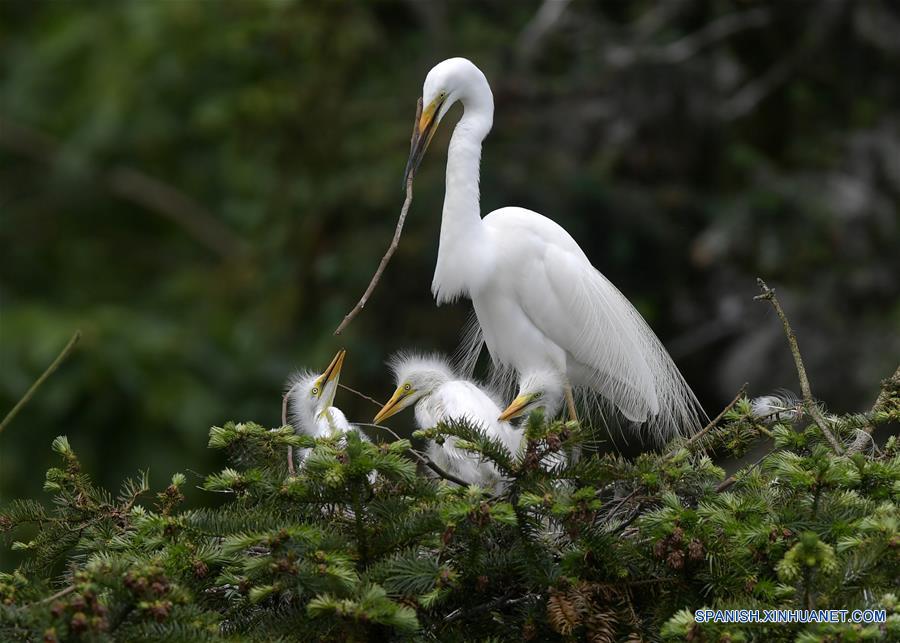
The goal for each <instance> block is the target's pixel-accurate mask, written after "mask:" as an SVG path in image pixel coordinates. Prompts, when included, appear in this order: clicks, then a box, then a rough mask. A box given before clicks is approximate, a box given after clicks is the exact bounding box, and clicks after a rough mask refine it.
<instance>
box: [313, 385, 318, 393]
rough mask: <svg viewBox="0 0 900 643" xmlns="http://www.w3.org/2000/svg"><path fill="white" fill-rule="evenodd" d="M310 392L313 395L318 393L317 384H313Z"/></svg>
mask: <svg viewBox="0 0 900 643" xmlns="http://www.w3.org/2000/svg"><path fill="white" fill-rule="evenodd" d="M312 394H313V395H318V394H319V387H318V386H313V390H312Z"/></svg>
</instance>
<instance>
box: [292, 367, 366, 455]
mask: <svg viewBox="0 0 900 643" xmlns="http://www.w3.org/2000/svg"><path fill="white" fill-rule="evenodd" d="M346 355H347V351H344V350H341V351H338V353H337V355H335V356H334V359H332V360H331V363H330V364H329V365H328V368H326V369H325V371H324V372H322V373H313V372H312V371H309V370H305V371H300V372H298V373H295V374H294V375H292V376H291V377H290V379H289V380H288V392H287V393H286V394H285V396H286V398H287V400H286V402H287V405H288V410H289V417H290V424H291V426H293V427H294V431H295V432H296V433H303V434H305V435H308V436H311V437H314V438H324V437H337V436H339V435H343V434H344V433H346V432H347V431H350V430H351V429H352V428H353V426H352V425H351V424H350V422H348V421H347V417H346V416H345V415H344V412H343V411H341V410H340V409H339V408H337V407H336V406H334V396H335V394H336V393H337V389H338V382H339V381H340V377H341V368H342V367H343V365H344V357H346ZM309 452H310V449H301V450H300V453H299V454H298V460H299V461H300V462H301V463H302V462H303V461H305V460H306V458H307V456H308V455H309Z"/></svg>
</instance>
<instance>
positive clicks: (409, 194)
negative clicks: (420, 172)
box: [334, 98, 422, 335]
mask: <svg viewBox="0 0 900 643" xmlns="http://www.w3.org/2000/svg"><path fill="white" fill-rule="evenodd" d="M421 117H422V99H421V98H420V99H419V101H418V103H417V104H416V120H415V123H413V134H412V139H411V140H412V141H415V140H416V134H417V133H418V126H419V119H420V118H421ZM413 178H415V169H413V170H412V171H411V172H410V173H409V176H407V177H406V199H405V200H404V201H403V207H402V208H400V218H398V219H397V227H396V228H395V229H394V238H393V239H391V245H390V246H388V249H387V252H385V253H384V256H383V257H382V258H381V263H379V264H378V269H377V270H376V271H375V274H374V275H372V279H371V281H369V286H368V287H367V288H366V291H365V292H364V293H363V296H362V297H360V299H359V301H358V302H356V305H355V306H354V307H353V309H352V310H351V311H350V312H349V313H347V314H346V315H345V316H344V319H343V321H341V323H340V325H338V327H337V328H336V329H335V331H334V334H335V335H340V334H341V333H342V332H344V329H345V328H346V327H347V325H348V324H349V323H350V322H351V321H353V319H354V317H356V316H357V315H358V314H359V311H361V310H362V309H363V308H365V307H366V304H367V303H368V301H369V297H371V296H372V293H373V292H374V291H375V286H377V285H378V282H379V281H381V275H382V273H383V272H384V269H385V268H387V265H388V262H389V261H390V260H391V257H393V256H394V252H395V251H396V250H397V246H398V245H400V234H401V233H402V232H403V224H404V223H405V222H406V213H407V212H409V206H410V204H412V199H413V188H412V185H413Z"/></svg>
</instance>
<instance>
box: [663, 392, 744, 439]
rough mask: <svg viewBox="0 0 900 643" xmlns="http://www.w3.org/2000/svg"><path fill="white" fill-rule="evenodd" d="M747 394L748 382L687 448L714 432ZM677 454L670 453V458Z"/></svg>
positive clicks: (692, 437) (695, 436)
mask: <svg viewBox="0 0 900 643" xmlns="http://www.w3.org/2000/svg"><path fill="white" fill-rule="evenodd" d="M746 392H747V382H744V383H743V384H742V385H741V388H740V390H738V392H737V395H735V396H734V399H733V400H731V401H730V402H729V403H728V404H726V405H725V408H724V409H722V410H721V411H720V412H719V414H718V415H717V416H716V417H714V418H713V419H712V421H711V422H710V423H709V424H707V425H706V426H705V427H703V428H702V429H700V431H699V432H698V433H697V434H696V435H693V436H691V438H690V439H689V440H688V441H687V444H685V446H688V447H689V446H691V445H693V444H696V443H697V442H698V441H699V440H700V438H702V437H703V436H704V435H706V434H707V433H709V432H710V431H712V430H713V429H714V428H715V427H716V425H717V424H718V423H719V422H720V421H721V420H722V418H723V417H725V414H726V413H728V411H730V410H731V409H733V408H734V405H735V404H737V403H738V401H739V400H740V399H741V398H742V397H744V393H746ZM677 452H678V451H677V450H675V451H672V452H671V453H669V457H672V456H673V455H675V454H676V453H677Z"/></svg>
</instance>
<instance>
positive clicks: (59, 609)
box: [50, 601, 66, 618]
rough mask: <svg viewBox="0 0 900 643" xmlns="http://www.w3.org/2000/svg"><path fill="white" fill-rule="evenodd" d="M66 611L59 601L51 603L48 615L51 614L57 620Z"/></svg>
mask: <svg viewBox="0 0 900 643" xmlns="http://www.w3.org/2000/svg"><path fill="white" fill-rule="evenodd" d="M65 611H66V606H65V605H64V604H62V603H60V602H59V601H56V602H55V603H53V607H51V608H50V613H51V614H53V616H55V617H56V618H59V617H60V616H62V615H63V613H64V612H65Z"/></svg>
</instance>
